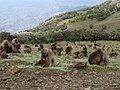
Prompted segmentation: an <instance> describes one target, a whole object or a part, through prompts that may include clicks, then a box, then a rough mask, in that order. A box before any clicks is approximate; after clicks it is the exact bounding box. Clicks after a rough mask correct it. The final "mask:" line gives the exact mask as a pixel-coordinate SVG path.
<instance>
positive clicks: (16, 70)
mask: <svg viewBox="0 0 120 90" xmlns="http://www.w3.org/2000/svg"><path fill="white" fill-rule="evenodd" d="M10 72H11V73H12V74H13V75H14V74H17V73H18V72H20V68H19V67H18V66H12V67H11V68H10Z"/></svg>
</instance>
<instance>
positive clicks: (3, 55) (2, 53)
mask: <svg viewBox="0 0 120 90" xmlns="http://www.w3.org/2000/svg"><path fill="white" fill-rule="evenodd" d="M0 57H1V58H3V59H4V58H7V57H8V55H7V53H6V52H5V51H4V50H0Z"/></svg>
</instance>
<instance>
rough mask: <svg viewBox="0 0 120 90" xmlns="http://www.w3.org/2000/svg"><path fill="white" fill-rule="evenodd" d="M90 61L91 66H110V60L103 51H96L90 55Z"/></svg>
mask: <svg viewBox="0 0 120 90" xmlns="http://www.w3.org/2000/svg"><path fill="white" fill-rule="evenodd" d="M88 61H89V63H90V64H91V65H92V64H96V65H100V66H105V65H107V64H108V58H107V56H106V55H105V54H104V53H103V51H102V50H101V49H97V50H96V51H94V52H93V53H91V54H90V55H89V58H88Z"/></svg>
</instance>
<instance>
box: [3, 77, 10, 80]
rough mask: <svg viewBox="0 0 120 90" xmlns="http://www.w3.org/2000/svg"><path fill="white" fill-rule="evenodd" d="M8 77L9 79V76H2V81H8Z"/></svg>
mask: <svg viewBox="0 0 120 90" xmlns="http://www.w3.org/2000/svg"><path fill="white" fill-rule="evenodd" d="M7 79H9V77H3V78H1V81H7Z"/></svg>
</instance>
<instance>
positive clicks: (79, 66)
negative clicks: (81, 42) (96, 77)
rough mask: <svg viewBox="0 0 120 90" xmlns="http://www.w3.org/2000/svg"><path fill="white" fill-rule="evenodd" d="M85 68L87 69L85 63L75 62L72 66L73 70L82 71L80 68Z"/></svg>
mask: <svg viewBox="0 0 120 90" xmlns="http://www.w3.org/2000/svg"><path fill="white" fill-rule="evenodd" d="M85 67H87V62H77V63H75V64H74V65H73V68H79V69H82V68H85Z"/></svg>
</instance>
